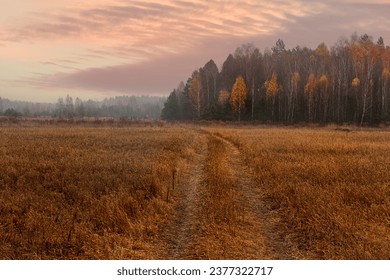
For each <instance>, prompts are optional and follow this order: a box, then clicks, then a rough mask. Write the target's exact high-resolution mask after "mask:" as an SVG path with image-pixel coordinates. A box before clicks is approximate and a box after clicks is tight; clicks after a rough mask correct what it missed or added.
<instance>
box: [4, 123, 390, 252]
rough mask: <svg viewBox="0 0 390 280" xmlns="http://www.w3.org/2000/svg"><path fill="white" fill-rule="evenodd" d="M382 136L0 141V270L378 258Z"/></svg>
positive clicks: (140, 132) (385, 220) (62, 135)
mask: <svg viewBox="0 0 390 280" xmlns="http://www.w3.org/2000/svg"><path fill="white" fill-rule="evenodd" d="M389 213H390V133H389V132H386V131H357V130H353V129H348V131H347V130H340V129H339V130H335V129H334V128H321V129H318V128H317V129H306V128H275V127H274V128H271V127H252V126H248V127H228V126H226V127H222V126H207V127H204V128H201V127H196V126H189V125H188V126H164V127H131V128H129V127H109V126H108V127H107V126H106V127H88V126H82V127H81V126H77V125H63V126H61V127H58V126H52V125H49V126H36V127H34V126H31V127H18V126H15V127H2V128H1V129H0V259H389V258H390V247H389V246H390V245H389V244H390V234H389V231H390V214H389Z"/></svg>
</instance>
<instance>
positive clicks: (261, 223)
mask: <svg viewBox="0 0 390 280" xmlns="http://www.w3.org/2000/svg"><path fill="white" fill-rule="evenodd" d="M210 134H211V135H212V136H213V137H216V138H218V139H219V140H221V142H222V143H224V145H225V146H226V150H227V155H228V158H229V162H230V164H231V167H232V170H233V171H234V176H235V181H236V186H239V188H240V192H241V203H243V205H245V207H246V208H247V210H248V211H249V213H251V214H253V215H254V216H255V219H256V221H255V222H254V223H253V229H252V232H253V236H252V238H253V240H254V242H253V247H251V248H246V250H247V255H248V259H253V258H256V259H283V260H286V259H295V258H294V257H293V256H291V255H290V254H289V252H290V251H291V250H290V249H289V248H288V246H287V245H286V244H285V242H284V241H283V239H282V238H281V237H280V236H279V235H278V233H277V230H276V226H277V223H278V221H279V217H278V215H277V213H275V212H273V211H270V210H269V209H268V208H267V206H266V203H264V191H263V190H262V189H261V188H258V187H256V183H255V180H254V179H253V178H252V176H253V175H252V170H251V168H249V167H248V166H247V165H246V164H245V162H244V160H243V156H242V154H241V152H240V150H239V148H238V147H237V146H236V145H235V144H234V143H232V142H231V141H229V140H228V139H225V138H223V137H222V136H220V135H217V134H213V133H210Z"/></svg>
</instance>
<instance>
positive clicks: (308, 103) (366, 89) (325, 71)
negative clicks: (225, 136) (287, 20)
mask: <svg viewBox="0 0 390 280" xmlns="http://www.w3.org/2000/svg"><path fill="white" fill-rule="evenodd" d="M162 117H163V118H164V119H167V120H188V119H222V120H240V119H241V120H259V121H272V122H283V123H294V122H316V123H328V122H335V123H344V122H348V123H357V124H363V123H365V124H371V125H373V124H377V123H380V122H385V121H389V120H390V48H389V46H387V47H386V46H385V44H384V41H383V38H382V37H380V38H379V39H378V40H377V41H376V42H374V40H373V38H372V37H371V36H369V35H367V34H364V35H361V36H358V35H357V34H356V33H355V34H353V35H352V36H351V38H350V39H340V40H338V41H337V43H336V44H335V45H334V46H332V47H331V48H328V47H327V46H326V45H325V44H324V43H321V44H320V45H318V47H317V48H316V49H314V50H313V49H310V48H307V47H300V46H297V47H295V48H293V49H288V50H287V49H286V48H285V44H284V42H283V41H282V40H280V39H279V40H278V41H277V42H276V44H275V46H273V47H272V48H271V49H270V50H269V49H267V50H265V51H264V53H261V52H260V51H259V50H258V49H257V48H256V47H255V46H254V45H253V44H246V45H243V46H241V47H239V48H237V49H236V51H235V53H234V54H230V55H229V56H228V57H227V59H226V60H225V62H224V63H223V66H222V69H221V71H219V70H218V67H217V66H216V64H215V63H214V61H213V60H210V61H209V62H207V63H206V65H204V67H202V68H200V69H199V70H196V71H194V72H193V74H192V76H191V77H190V78H189V79H188V81H187V83H186V84H184V83H181V84H180V85H179V86H178V88H177V89H175V90H173V91H172V92H171V94H170V95H169V97H168V99H167V101H166V103H165V106H164V108H163V110H162Z"/></svg>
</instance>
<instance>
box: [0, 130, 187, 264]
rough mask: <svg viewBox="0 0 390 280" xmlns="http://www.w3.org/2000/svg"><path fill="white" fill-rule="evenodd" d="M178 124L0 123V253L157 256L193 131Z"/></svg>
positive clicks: (28, 256)
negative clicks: (174, 182) (167, 126)
mask: <svg viewBox="0 0 390 280" xmlns="http://www.w3.org/2000/svg"><path fill="white" fill-rule="evenodd" d="M183 132H184V129H181V128H171V129H169V130H167V129H163V128H130V129H127V128H83V127H61V128H56V127H39V128H20V127H17V128H4V129H2V130H1V131H0V155H1V158H0V169H1V170H0V201H1V203H0V258H1V259H148V258H155V256H154V254H153V252H154V250H153V249H152V248H153V243H154V239H156V238H157V235H158V233H159V227H158V225H159V224H160V223H163V222H164V220H165V219H167V218H168V216H169V213H170V212H171V211H172V204H171V203H167V202H166V199H167V190H168V189H169V188H170V187H171V185H172V173H173V172H176V173H178V174H179V173H180V170H179V169H178V168H177V167H178V166H179V165H180V162H181V161H182V160H183V159H184V158H185V157H186V156H191V155H190V152H191V147H192V145H193V143H192V142H193V137H192V135H191V131H187V130H186V131H185V132H186V133H183ZM168 199H170V197H168Z"/></svg>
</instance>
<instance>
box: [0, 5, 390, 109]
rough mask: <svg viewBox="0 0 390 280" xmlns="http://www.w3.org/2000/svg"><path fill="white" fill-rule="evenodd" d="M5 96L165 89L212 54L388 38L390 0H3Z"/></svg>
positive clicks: (0, 85) (1, 79)
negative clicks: (250, 45) (279, 42)
mask: <svg viewBox="0 0 390 280" xmlns="http://www.w3.org/2000/svg"><path fill="white" fill-rule="evenodd" d="M0 5H1V7H2V9H1V10H0V97H2V98H8V99H11V100H25V101H34V102H56V101H57V100H58V98H59V97H65V96H66V95H67V94H69V95H70V96H72V97H74V98H75V97H80V98H82V99H93V100H102V99H104V98H106V97H112V96H118V95H159V96H167V95H168V94H169V93H170V92H171V91H172V89H174V88H176V87H177V85H178V84H179V83H180V81H184V82H185V81H186V80H187V78H188V77H190V75H191V73H192V72H193V71H194V70H196V69H199V68H200V67H202V66H203V65H204V64H205V63H206V62H207V61H209V60H210V59H213V60H214V61H215V62H216V64H217V66H218V67H219V69H220V68H221V67H222V64H223V62H224V60H225V59H226V57H227V56H228V55H229V53H233V52H234V51H235V49H236V48H237V47H239V46H241V45H242V44H246V43H253V44H254V45H255V46H257V47H258V48H259V50H260V51H264V50H265V49H266V48H271V47H272V46H274V45H275V42H276V41H277V40H278V38H281V39H282V40H283V41H284V43H285V44H286V47H287V48H293V47H295V46H297V45H300V46H306V47H310V48H315V47H317V46H318V45H319V44H320V43H321V42H325V44H327V45H328V46H332V45H333V44H334V43H335V42H336V41H337V40H339V39H340V38H342V37H345V38H349V37H350V36H351V35H352V34H353V33H354V32H357V34H364V33H367V34H369V35H371V36H373V38H374V40H377V38H378V37H379V36H382V37H383V38H384V41H385V45H390V16H389V15H390V0H329V1H316V0H313V1H309V0H276V1H263V0H243V1H222V0H219V1H213V0H196V1H187V0H177V1H176V0H167V1H157V0H147V1H137V0H136V1H130V0H83V1H80V0H56V1H53V0H12V1H10V0H0Z"/></svg>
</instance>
